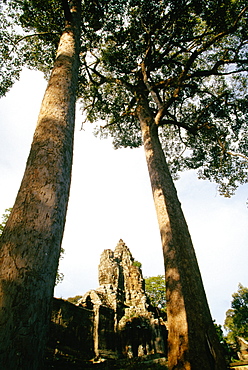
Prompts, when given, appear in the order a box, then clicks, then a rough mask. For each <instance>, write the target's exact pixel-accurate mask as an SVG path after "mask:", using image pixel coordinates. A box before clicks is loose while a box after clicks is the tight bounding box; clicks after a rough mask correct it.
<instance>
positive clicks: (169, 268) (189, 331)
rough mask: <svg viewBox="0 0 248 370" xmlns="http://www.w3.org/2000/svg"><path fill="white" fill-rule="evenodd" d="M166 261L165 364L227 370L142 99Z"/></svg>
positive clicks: (144, 132) (141, 111) (139, 110)
mask: <svg viewBox="0 0 248 370" xmlns="http://www.w3.org/2000/svg"><path fill="white" fill-rule="evenodd" d="M137 115H138V118H139V121H140V124H141V130H142V137H143V143H144V149H145V155H146V160H147V165H148V171H149V175H150V180H151V186H152V192H153V198H154V203H155V208H156V212H157V217H158V223H159V228H160V234H161V240H162V248H163V255H164V264H165V280H166V297H167V317H168V331H169V334H168V335H169V336H168V368H169V369H170V370H172V369H181V370H199V369H201V370H222V369H223V370H224V369H226V368H227V367H226V363H225V359H224V356H223V353H222V348H221V346H220V344H219V341H218V338H217V335H216V332H215V328H214V325H213V321H212V318H211V314H210V311H209V307H208V303H207V298H206V295H205V291H204V287H203V283H202V279H201V274H200V271H199V267H198V263H197V259H196V256H195V252H194V248H193V244H192V241H191V237H190V234H189V231H188V227H187V223H186V221H185V218H184V215H183V212H182V209H181V205H180V202H179V200H178V196H177V192H176V189H175V186H174V183H173V180H172V178H171V175H170V172H169V169H168V166H167V163H166V160H165V156H164V153H163V150H162V147H161V144H160V141H159V137H158V127H157V125H156V124H155V121H154V118H153V116H152V115H151V113H150V111H149V108H148V106H147V105H146V102H145V100H143V101H141V102H140V104H139V105H138V108H137Z"/></svg>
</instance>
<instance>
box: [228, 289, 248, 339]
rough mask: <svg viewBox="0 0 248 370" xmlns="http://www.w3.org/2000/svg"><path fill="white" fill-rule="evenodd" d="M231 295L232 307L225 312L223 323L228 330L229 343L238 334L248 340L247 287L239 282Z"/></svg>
mask: <svg viewBox="0 0 248 370" xmlns="http://www.w3.org/2000/svg"><path fill="white" fill-rule="evenodd" d="M232 297H233V299H232V303H231V307H232V308H230V309H229V310H228V311H227V312H226V319H225V325H224V326H225V329H226V330H228V334H227V341H228V342H229V343H235V340H236V337H238V336H239V337H242V338H244V339H246V340H248V288H246V287H244V286H243V285H242V284H239V286H238V291H237V292H236V293H234V294H233V295H232Z"/></svg>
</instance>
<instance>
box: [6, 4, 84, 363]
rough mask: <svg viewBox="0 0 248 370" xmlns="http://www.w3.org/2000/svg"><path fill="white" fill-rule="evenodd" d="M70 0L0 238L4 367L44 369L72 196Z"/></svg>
mask: <svg viewBox="0 0 248 370" xmlns="http://www.w3.org/2000/svg"><path fill="white" fill-rule="evenodd" d="M77 5H78V6H79V7H80V1H71V6H72V7H71V16H72V17H71V21H70V22H68V21H66V27H65V31H64V32H63V34H62V36H61V39H60V43H59V46H58V50H57V56H56V60H55V63H54V68H53V70H52V73H51V77H50V79H49V82H48V86H47V89H46V92H45V95H44V98H43V102H42V105H41V110H40V114H39V117H38V122H37V127H36V130H35V133H34V138H33V142H32V146H31V150H30V154H29V157H28V160H27V165H26V170H25V173H24V177H23V180H22V183H21V186H20V190H19V192H18V195H17V198H16V201H15V204H14V207H13V211H12V213H11V215H10V217H9V220H8V222H7V224H6V227H5V229H4V231H3V234H2V236H1V239H0V257H1V270H0V278H1V280H0V368H1V369H6V370H16V369H23V370H24V369H25V370H28V369H32V370H33V369H38V368H41V367H42V357H43V354H44V348H45V343H46V334H47V326H48V323H49V317H50V305H51V299H52V297H53V289H54V283H55V278H56V271H57V267H58V261H59V255H60V247H61V241H62V236H63V230H64V224H65V217H66V209H67V203H68V198H69V189H70V179H71V167H72V152H73V135H74V121H75V101H76V89H77V75H78V65H79V61H78V54H79V37H80V11H79V9H77Z"/></svg>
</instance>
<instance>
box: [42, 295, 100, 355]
mask: <svg viewBox="0 0 248 370" xmlns="http://www.w3.org/2000/svg"><path fill="white" fill-rule="evenodd" d="M93 328H94V312H93V310H89V309H87V308H83V307H77V306H75V305H74V304H72V303H70V302H68V301H65V300H63V299H57V298H54V299H53V305H52V315H51V323H50V332H49V341H48V350H49V351H50V352H53V354H54V355H56V354H59V353H61V354H63V353H66V354H69V355H75V354H76V355H77V357H82V358H83V359H91V358H93V357H94V338H93Z"/></svg>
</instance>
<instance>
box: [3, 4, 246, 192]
mask: <svg viewBox="0 0 248 370" xmlns="http://www.w3.org/2000/svg"><path fill="white" fill-rule="evenodd" d="M66 3H67V2H66V1H59V0H49V1H47V2H43V1H40V0H25V1H19V0H5V1H4V4H2V5H1V22H2V25H3V27H2V31H1V34H0V37H1V41H2V42H1V56H2V58H1V60H2V63H3V65H2V66H1V70H2V81H1V94H2V95H3V94H5V93H6V91H7V90H8V89H9V87H10V86H11V85H12V84H13V82H14V80H15V79H16V78H18V76H19V73H20V70H21V67H22V66H23V65H27V66H28V67H30V68H36V69H39V70H42V71H43V72H45V73H48V71H49V69H50V68H51V65H52V61H53V59H54V55H55V51H56V47H57V43H58V38H59V34H60V32H61V29H62V28H63V7H65V4H66ZM82 20H83V30H82V37H81V55H80V58H81V69H80V87H79V92H78V96H79V97H81V104H82V108H83V111H84V114H85V115H86V119H87V120H89V121H91V122H95V121H96V120H100V121H101V122H102V123H100V125H99V127H98V129H97V130H96V133H99V134H100V135H101V136H102V137H104V136H106V135H110V136H111V137H112V138H113V145H114V147H115V148H119V147H132V148H133V147H138V146H140V145H141V133H140V127H139V124H138V122H137V118H136V111H135V108H136V104H137V96H138V95H139V93H140V92H141V91H142V94H143V95H144V96H145V97H146V100H147V104H148V105H149V108H150V109H151V112H152V114H153V115H154V117H156V122H157V124H158V125H159V126H160V138H161V140H162V143H163V149H164V151H165V154H166V157H167V160H168V162H169V165H170V169H171V172H172V173H173V174H174V176H175V177H176V176H177V175H176V174H177V173H178V171H183V170H185V169H197V170H198V175H199V177H200V178H202V179H209V180H210V181H215V182H217V183H218V184H219V185H220V187H219V190H220V193H221V194H223V195H225V196H230V195H232V194H233V192H234V190H235V189H236V188H237V186H238V185H239V184H243V183H245V182H246V181H247V164H248V144H247V140H246V137H247V125H246V121H247V111H248V110H247V104H248V103H247V96H248V92H247V70H248V67H247V60H248V58H247V50H248V49H247V5H246V1H244V0H237V1H231V0H225V1H224V0H222V1H219V2H215V1H210V0H207V1H203V2H201V3H200V4H199V2H198V1H195V0H192V1H184V0H177V1H169V2H168V1H147V0H141V1H137V0H121V1H116V0H110V1H105V0H102V1H100V0H99V1H85V2H84V3H83V7H82ZM14 25H15V27H14ZM16 25H18V26H19V27H16Z"/></svg>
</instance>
